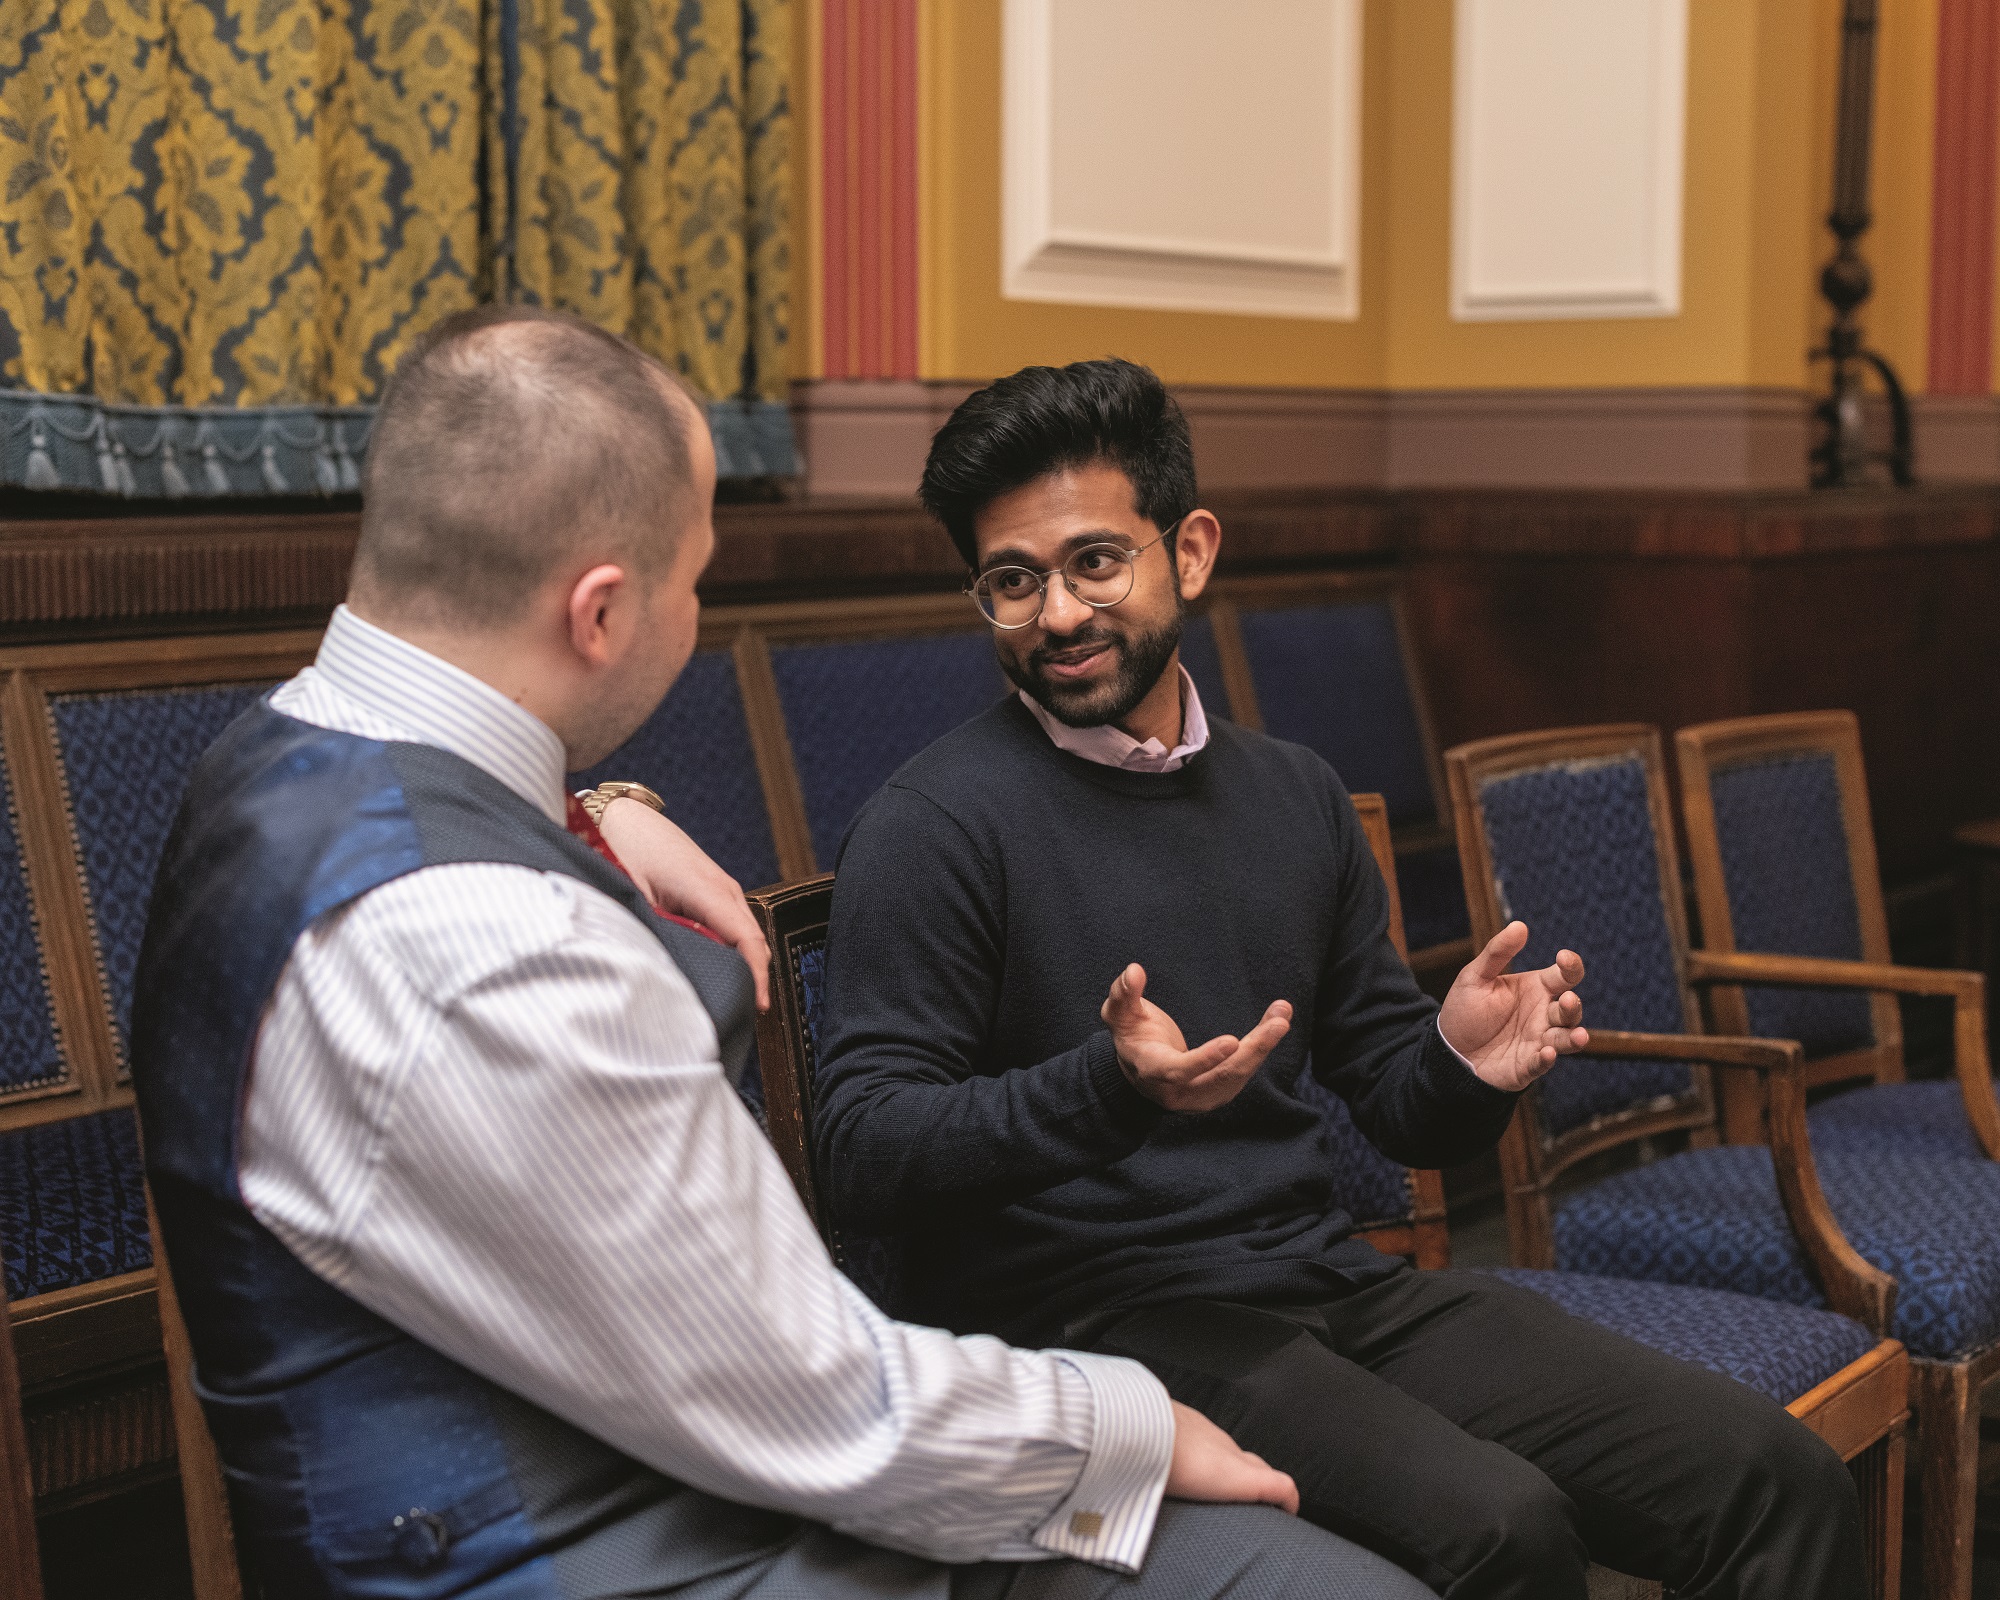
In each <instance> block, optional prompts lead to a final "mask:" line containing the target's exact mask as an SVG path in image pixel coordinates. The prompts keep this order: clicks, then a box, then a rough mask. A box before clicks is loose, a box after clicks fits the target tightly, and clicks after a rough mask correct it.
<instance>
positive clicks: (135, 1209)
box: [0, 1110, 153, 1300]
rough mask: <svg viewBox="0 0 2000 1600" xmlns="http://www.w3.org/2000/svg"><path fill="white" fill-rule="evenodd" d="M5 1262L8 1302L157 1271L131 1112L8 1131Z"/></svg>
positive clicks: (2, 1208) (1, 1145)
mask: <svg viewBox="0 0 2000 1600" xmlns="http://www.w3.org/2000/svg"><path fill="white" fill-rule="evenodd" d="M0 1263H4V1266H5V1270H6V1281H7V1298H8V1299H9V1300H24V1299H26V1298H27V1297H28V1296H30V1295H37V1294H47V1293H49V1292H50V1291H51V1290H55V1289H71V1288H75V1287H76V1286H77V1285H78V1284H81V1283H96V1282H97V1281H98V1280H99V1279H102V1278H112V1277H116V1276H117V1275H118V1274H119V1273H121V1272H137V1271H139V1270H140V1269H141V1268H143V1267H150V1266H151V1265H152V1264H153V1241H152V1236H151V1235H150V1234H149V1233H148V1231H147V1228H146V1183H145V1174H144V1173H143V1172H142V1171H141V1170H140V1166H139V1125H138V1120H137V1119H136V1118H135V1117H134V1116H133V1114H132V1113H131V1112H130V1111H129V1110H118V1111H101V1112H98V1113H97V1114H96V1115H94V1116H88V1117H73V1118H71V1119H70V1120H69V1121H67V1122H48V1123H44V1124H42V1125H41V1126H40V1127H38V1128H18V1129H14V1130H13V1131H11V1132H7V1133H0Z"/></svg>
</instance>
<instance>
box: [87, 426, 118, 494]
mask: <svg viewBox="0 0 2000 1600" xmlns="http://www.w3.org/2000/svg"><path fill="white" fill-rule="evenodd" d="M91 432H92V433H93V434H94V435H95V436H96V438H97V481H98V484H99V486H100V487H101V488H102V489H103V490H104V492H105V493H106V494H116V493H117V492H118V463H117V462H116V461H114V460H113V459H112V456H111V430H110V428H109V427H108V426H106V424H105V421H104V418H103V417H102V416H99V417H98V419H97V423H96V425H95V426H94V427H93V428H92V429H91Z"/></svg>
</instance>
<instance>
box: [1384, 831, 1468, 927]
mask: <svg viewBox="0 0 2000 1600" xmlns="http://www.w3.org/2000/svg"><path fill="white" fill-rule="evenodd" d="M1396 883H1397V886H1398V887H1399V888H1400V889H1401V891H1402V895H1403V935H1404V939H1405V942H1407V943H1408V945H1409V947H1410V949H1411V950H1413V951H1415V950H1427V949H1429V948H1430V947H1431V946H1432V945H1435V944H1447V943H1449V942H1450V941H1451V940H1453V939H1467V938H1470V937H1471V936H1472V917H1471V914H1470V913H1469V912H1468V911H1467V910H1466V909H1465V879H1464V878H1463V877H1462V876H1461V875H1460V873H1459V870H1458V851H1457V849H1456V848H1455V847H1454V846H1452V845H1448V844H1442V845H1439V846H1438V847H1437V848H1436V849H1435V850H1417V851H1412V852H1411V853H1410V854H1409V855H1405V856H1398V857H1396Z"/></svg>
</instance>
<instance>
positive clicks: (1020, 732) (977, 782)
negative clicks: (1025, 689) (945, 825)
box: [855, 695, 1040, 827]
mask: <svg viewBox="0 0 2000 1600" xmlns="http://www.w3.org/2000/svg"><path fill="white" fill-rule="evenodd" d="M1030 734H1033V735H1035V736H1037V737H1039V736H1040V730H1039V729H1037V728H1036V727H1035V726H1034V724H1033V722H1032V721H1031V720H1030V718H1029V716H1028V714H1027V712H1026V711H1024V710H1023V709H1022V708H1021V705H1020V703H1019V702H1018V701H1017V700H1016V699H1015V698H1014V697H1013V696H1012V695H1009V696H1008V697H1007V698H1006V699H1004V700H999V701H995V702H994V704H992V705H990V706H988V707H987V708H986V709H985V710H984V711H982V712H980V713H979V715H977V716H976V717H973V718H971V719H969V720H968V721H965V722H962V723H960V724H959V725H958V726H957V727H956V728H953V729H952V730H951V732H949V733H947V734H943V735H941V736H939V737H938V738H936V739H934V740H932V741H931V742H930V743H929V744H927V745H926V746H924V748H923V749H921V750H919V751H918V752H917V753H916V754H915V755H913V756H911V757H910V759H909V760H907V761H905V762H904V763H903V764H902V765H901V766H900V767H898V768H897V769H896V770H895V771H894V772H893V773H891V774H890V775H889V779H888V781H887V782H886V783H884V784H883V786H882V787H881V788H880V789H879V790H877V791H876V792H875V794H874V795H873V797H871V798H870V800H869V801H868V803H867V804H866V805H864V806H863V807H862V808H861V813H860V816H858V817H857V818H856V819H855V825H856V826H857V827H859V826H860V824H861V822H862V820H863V819H865V818H866V817H868V815H869V813H870V812H872V811H878V810H884V809H887V810H892V811H898V812H901V811H907V810H910V809H913V803H914V808H915V809H921V808H922V806H923V805H924V804H928V806H929V807H931V808H933V809H935V810H938V811H941V812H944V813H947V814H949V815H952V816H958V815H960V814H961V813H962V812H965V811H966V810H967V809H968V808H976V807H978V806H981V805H984V804H987V803H990V801H991V799H992V797H993V796H994V795H995V794H996V792H1004V791H1005V790H1007V789H1009V788H1010V787H1011V786H1013V784H1015V783H1016V782H1017V781H1018V780H1019V779H1021V778H1024V777H1025V775H1026V774H1027V773H1028V771H1029V770H1030V767H1031V764H1032V762H1033V760H1034V750H1033V741H1032V740H1031V739H1030V738H1029V737H1028V736H1029V735H1030Z"/></svg>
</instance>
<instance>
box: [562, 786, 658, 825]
mask: <svg viewBox="0 0 2000 1600" xmlns="http://www.w3.org/2000/svg"><path fill="white" fill-rule="evenodd" d="M577 798H578V799H579V800H581V801H582V802H583V809H584V810H585V811H586V812H588V813H589V814H590V820H591V821H592V822H594V823H596V824H597V825H598V826H599V827H602V826H603V825H604V808H605V807H606V806H608V805H610V804H611V802H612V801H614V800H636V801H638V802H639V804H640V805H642V806H651V807H652V808H653V809H654V810H655V811H658V812H660V813H662V814H665V812H666V809H667V803H666V801H664V800H662V799H661V798H660V797H659V796H658V795H656V794H655V793H653V791H652V790H651V789H648V788H647V787H646V786H645V785H644V784H643V783H623V782H612V783H600V784H599V785H598V786H597V787H596V788H595V789H586V790H585V791H584V792H583V793H582V794H580V795H578V796H577Z"/></svg>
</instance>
